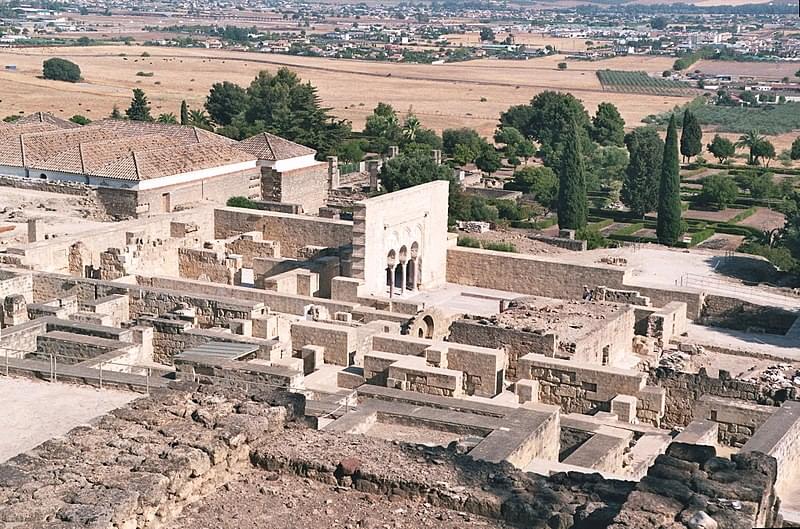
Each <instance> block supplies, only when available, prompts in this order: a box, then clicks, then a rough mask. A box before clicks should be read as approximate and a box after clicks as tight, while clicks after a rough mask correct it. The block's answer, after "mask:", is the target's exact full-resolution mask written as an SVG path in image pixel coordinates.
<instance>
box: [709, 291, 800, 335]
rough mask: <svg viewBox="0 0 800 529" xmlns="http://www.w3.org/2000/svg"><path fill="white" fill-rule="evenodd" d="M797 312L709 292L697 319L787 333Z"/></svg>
mask: <svg viewBox="0 0 800 529" xmlns="http://www.w3.org/2000/svg"><path fill="white" fill-rule="evenodd" d="M797 316H798V314H797V312H793V311H788V310H785V309H782V308H780V307H769V306H766V305H756V304H754V303H749V302H747V301H742V300H741V299H737V298H729V297H725V296H714V295H709V296H706V298H705V303H704V304H703V310H702V312H701V314H700V321H699V322H700V323H702V324H703V325H712V326H715V327H725V328H727V329H736V330H740V331H746V330H747V329H751V328H753V329H763V331H764V332H768V333H771V334H786V331H788V330H789V328H790V327H791V326H792V325H793V324H794V322H795V320H797Z"/></svg>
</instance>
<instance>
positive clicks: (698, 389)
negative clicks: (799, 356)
mask: <svg viewBox="0 0 800 529" xmlns="http://www.w3.org/2000/svg"><path fill="white" fill-rule="evenodd" d="M647 383H648V384H650V385H653V386H658V387H661V388H663V389H664V390H665V391H666V407H665V411H664V418H663V421H662V426H663V427H665V428H674V427H676V426H686V425H687V424H689V423H690V422H692V420H694V415H693V407H694V403H695V402H697V401H698V400H700V398H701V397H702V396H703V395H711V396H716V397H722V398H724V399H737V400H740V401H745V402H751V403H753V404H761V405H765V406H774V405H776V404H779V403H781V402H784V401H786V400H793V399H796V398H797V396H796V395H797V392H796V390H795V389H792V388H782V389H775V388H771V387H769V386H768V385H766V384H758V383H754V382H745V381H743V380H737V379H734V378H731V376H730V374H729V373H728V372H727V371H720V373H719V378H713V377H709V376H708V373H707V372H706V370H705V369H700V371H699V372H697V373H684V372H681V371H675V370H672V369H667V368H663V367H659V368H656V369H651V370H650V374H649V376H648V382H647Z"/></svg>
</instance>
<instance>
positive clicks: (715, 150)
mask: <svg viewBox="0 0 800 529" xmlns="http://www.w3.org/2000/svg"><path fill="white" fill-rule="evenodd" d="M706 149H708V152H710V153H711V154H713V155H714V158H716V159H717V160H719V163H725V161H726V160H727V159H728V158H730V157H732V156H733V155H734V154H736V146H735V145H734V144H733V142H732V141H731V140H729V139H728V138H723V137H722V136H720V135H719V134H715V135H714V138H713V139H712V140H711V143H709V144H708V145H706Z"/></svg>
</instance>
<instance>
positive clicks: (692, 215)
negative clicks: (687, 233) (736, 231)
mask: <svg viewBox="0 0 800 529" xmlns="http://www.w3.org/2000/svg"><path fill="white" fill-rule="evenodd" d="M741 212H742V210H741V209H733V208H726V209H723V210H722V211H713V210H709V211H706V210H700V209H687V210H686V211H684V212H683V218H685V219H698V220H709V221H712V222H726V221H728V220H730V219H732V218H733V217H735V216H736V215H738V214H739V213H741Z"/></svg>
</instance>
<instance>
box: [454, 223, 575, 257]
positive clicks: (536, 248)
mask: <svg viewBox="0 0 800 529" xmlns="http://www.w3.org/2000/svg"><path fill="white" fill-rule="evenodd" d="M530 233H533V232H532V231H531V230H522V229H514V228H509V229H508V230H491V231H487V232H485V233H461V232H459V235H463V236H465V237H472V238H475V239H478V240H480V241H484V242H507V243H511V244H513V245H514V246H515V247H516V248H517V252H519V253H526V254H531V255H548V254H551V255H555V254H561V253H564V252H567V251H568V250H564V249H562V248H559V247H557V246H553V245H551V244H547V243H543V242H540V241H534V240H533V239H530V238H528V234H530Z"/></svg>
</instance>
